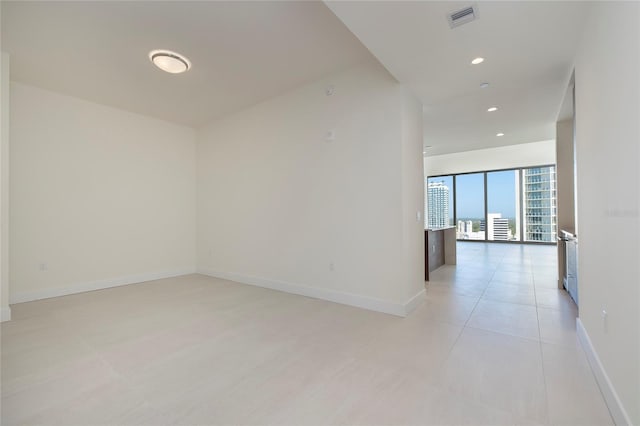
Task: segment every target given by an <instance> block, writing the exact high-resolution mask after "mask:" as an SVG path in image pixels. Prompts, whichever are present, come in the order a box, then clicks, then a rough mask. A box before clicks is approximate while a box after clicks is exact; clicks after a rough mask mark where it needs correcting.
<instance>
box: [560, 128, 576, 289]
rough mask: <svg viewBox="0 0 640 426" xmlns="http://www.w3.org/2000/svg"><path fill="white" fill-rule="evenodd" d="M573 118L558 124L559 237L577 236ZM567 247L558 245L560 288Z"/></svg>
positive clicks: (562, 244)
mask: <svg viewBox="0 0 640 426" xmlns="http://www.w3.org/2000/svg"><path fill="white" fill-rule="evenodd" d="M573 158H574V156H573V118H571V119H568V120H564V121H559V122H558V123H556V185H557V187H556V203H557V204H556V208H557V215H558V216H557V223H558V235H560V230H563V229H564V230H567V231H570V232H571V233H574V234H575V207H574V202H573V200H574V191H573V181H574V179H573V175H574V161H573ZM565 256H566V254H565V246H564V243H560V244H558V288H562V278H563V277H564V274H565V269H566V265H565Z"/></svg>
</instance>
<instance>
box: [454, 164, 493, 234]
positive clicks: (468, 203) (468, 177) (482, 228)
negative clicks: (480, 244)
mask: <svg viewBox="0 0 640 426" xmlns="http://www.w3.org/2000/svg"><path fill="white" fill-rule="evenodd" d="M455 180H456V184H455V185H456V191H455V198H456V219H457V227H458V230H457V237H458V239H459V240H483V241H484V239H485V237H486V234H487V233H486V228H487V226H486V223H487V221H486V218H485V208H484V204H485V199H484V194H485V188H484V183H485V182H484V173H470V174H465V175H457V176H456V177H455Z"/></svg>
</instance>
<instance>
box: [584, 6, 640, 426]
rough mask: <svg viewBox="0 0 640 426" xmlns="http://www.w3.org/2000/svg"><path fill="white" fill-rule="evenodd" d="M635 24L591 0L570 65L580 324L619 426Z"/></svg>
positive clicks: (633, 182)
mask: <svg viewBox="0 0 640 426" xmlns="http://www.w3.org/2000/svg"><path fill="white" fill-rule="evenodd" d="M639 22H640V4H639V3H636V2H595V3H594V5H593V8H592V10H591V14H590V17H589V19H588V21H587V23H586V26H585V32H584V38H583V40H582V42H581V47H580V49H579V52H578V56H577V58H576V62H575V87H576V154H577V191H578V194H577V195H578V197H577V212H578V219H579V220H578V229H577V235H578V240H579V243H578V247H579V253H578V283H579V284H578V285H579V291H580V322H581V326H583V327H584V330H585V331H586V334H587V335H588V337H589V338H590V341H591V344H592V346H593V349H594V352H595V354H597V357H598V358H599V361H600V365H601V366H602V369H601V370H600V369H599V368H598V363H597V362H596V363H594V364H592V365H595V370H596V375H597V377H599V383H600V384H601V387H603V388H604V389H605V397H607V399H608V403H609V407H610V408H611V409H612V414H613V415H614V418H615V420H616V421H617V422H618V424H623V423H625V424H626V423H633V424H640V269H639V268H640V267H639V266H638V265H639V262H638V259H640V225H639V222H640V218H639V216H640V214H639V207H640V172H639V169H640V167H639V165H640V120H639V117H640V78H639V77H638V76H640V25H639ZM603 309H605V310H606V311H607V313H608V316H607V317H606V319H604V320H603V318H602V315H601V313H602V310H603ZM583 341H585V340H584V339H583ZM587 347H588V345H587ZM592 361H594V359H593V357H592ZM603 373H604V374H606V376H608V379H609V381H610V383H611V385H612V386H611V387H610V389H609V387H608V386H607V383H606V382H607V381H606V380H605V379H604V374H603ZM611 390H613V391H615V393H616V394H617V400H618V402H619V403H620V404H617V403H616V398H615V395H613V394H612V393H613V392H610V391H611ZM620 407H622V408H621V409H619V408H620ZM624 411H626V419H625V415H624Z"/></svg>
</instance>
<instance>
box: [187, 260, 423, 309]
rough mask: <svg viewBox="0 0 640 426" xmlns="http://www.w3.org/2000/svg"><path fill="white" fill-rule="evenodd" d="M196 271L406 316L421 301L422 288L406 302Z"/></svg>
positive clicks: (229, 274) (200, 270) (208, 271)
mask: <svg viewBox="0 0 640 426" xmlns="http://www.w3.org/2000/svg"><path fill="white" fill-rule="evenodd" d="M198 273H199V274H202V275H208V276H210V277H215V278H222V279H224V280H229V281H235V282H238V283H241V284H249V285H254V286H257V287H264V288H269V289H271V290H277V291H282V292H285V293H291V294H298V295H300V296H306V297H312V298H314V299H321V300H328V301H329V302H335V303H340V304H342V305H349V306H355V307H357V308H363V309H368V310H370V311H376V312H382V313H385V314H390V315H396V316H399V317H406V316H407V314H408V313H409V312H411V311H412V310H413V309H415V307H416V306H418V304H419V303H420V301H421V296H422V295H423V294H424V292H425V291H424V290H422V291H420V292H419V293H418V294H416V295H415V296H414V297H412V298H411V299H409V300H408V301H407V302H406V303H398V302H391V301H388V300H382V299H376V298H373V297H368V296H362V295H359V294H353V293H345V292H342V291H338V290H332V289H328V288H318V287H309V286H306V285H301V284H293V283H289V282H285V281H279V280H272V279H269V278H261V277H254V276H250V275H242V274H236V273H233V272H220V271H214V270H212V269H209V268H198Z"/></svg>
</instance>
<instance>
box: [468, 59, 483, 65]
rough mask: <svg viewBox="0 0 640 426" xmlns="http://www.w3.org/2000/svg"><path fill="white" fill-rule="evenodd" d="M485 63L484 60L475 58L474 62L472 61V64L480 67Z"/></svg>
mask: <svg viewBox="0 0 640 426" xmlns="http://www.w3.org/2000/svg"><path fill="white" fill-rule="evenodd" d="M483 62H484V58H475V59H474V60H473V61H471V64H473V65H478V64H481V63H483Z"/></svg>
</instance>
